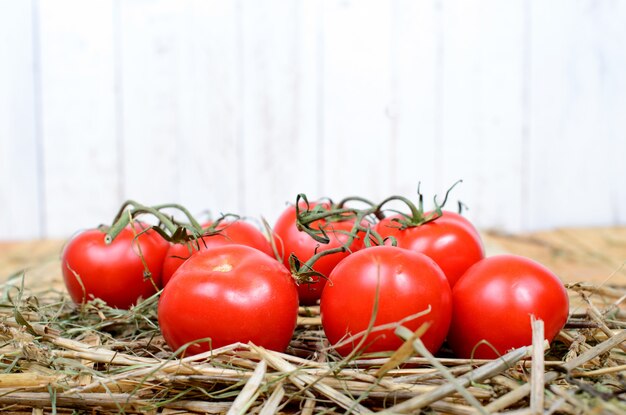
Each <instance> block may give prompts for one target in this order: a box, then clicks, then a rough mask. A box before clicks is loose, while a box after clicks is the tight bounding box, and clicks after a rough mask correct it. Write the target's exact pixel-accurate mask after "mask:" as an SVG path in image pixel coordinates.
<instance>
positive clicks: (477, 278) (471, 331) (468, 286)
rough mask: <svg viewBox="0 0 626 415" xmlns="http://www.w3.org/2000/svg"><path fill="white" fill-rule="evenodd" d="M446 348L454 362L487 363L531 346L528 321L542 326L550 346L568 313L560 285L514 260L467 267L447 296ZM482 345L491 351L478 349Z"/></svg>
mask: <svg viewBox="0 0 626 415" xmlns="http://www.w3.org/2000/svg"><path fill="white" fill-rule="evenodd" d="M452 302H453V313H452V324H451V326H450V333H449V334H448V343H449V344H450V347H451V348H452V350H453V351H454V352H455V354H456V355H457V356H458V357H460V358H470V357H474V358H478V359H492V358H496V357H497V356H498V355H503V354H505V353H506V352H507V351H508V350H510V349H513V348H518V347H522V346H526V345H530V344H532V328H531V319H530V316H531V315H534V316H535V318H537V319H541V320H543V321H544V330H545V333H544V334H545V338H546V340H548V341H552V339H554V337H555V336H556V335H557V334H558V332H559V331H560V330H561V329H562V328H563V326H564V325H565V323H566V321H567V317H568V313H569V298H568V296H567V291H566V289H565V287H564V285H563V283H562V282H561V280H560V279H559V278H558V277H557V276H556V275H555V274H554V273H552V272H551V271H550V270H549V269H547V268H546V267H544V266H543V265H541V264H539V263H537V262H535V261H533V260H531V259H528V258H524V257H521V256H517V255H496V256H493V257H489V258H486V259H484V260H482V261H480V262H478V263H477V264H475V265H474V266H472V267H471V268H470V269H469V270H468V271H467V272H466V273H465V275H463V277H461V279H460V280H459V281H458V282H457V284H456V285H455V286H454V289H453V290H452ZM481 340H486V341H487V342H489V343H490V344H491V345H492V346H494V347H495V348H496V350H497V353H496V352H494V351H493V350H492V349H491V347H489V346H486V345H484V344H483V345H480V346H478V347H476V349H475V351H474V352H473V354H472V350H473V349H474V346H476V345H477V344H478V342H479V341H481Z"/></svg>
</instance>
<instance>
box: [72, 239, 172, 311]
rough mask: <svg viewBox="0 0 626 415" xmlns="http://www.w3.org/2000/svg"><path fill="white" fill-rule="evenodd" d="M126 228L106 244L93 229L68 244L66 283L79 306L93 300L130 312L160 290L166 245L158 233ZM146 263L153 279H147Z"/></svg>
mask: <svg viewBox="0 0 626 415" xmlns="http://www.w3.org/2000/svg"><path fill="white" fill-rule="evenodd" d="M138 229H139V228H136V229H131V228H130V227H127V228H125V229H123V230H122V231H121V232H120V234H119V235H118V236H117V237H116V238H115V239H114V240H113V242H111V243H110V244H108V245H107V244H106V243H105V240H104V237H105V233H104V232H102V231H100V230H98V229H91V230H87V231H84V232H82V233H79V234H78V235H76V236H75V237H73V238H72V239H70V241H69V242H68V243H67V245H66V246H65V248H64V249H63V253H62V255H61V261H62V272H63V279H64V281H65V285H66V287H67V290H68V292H69V294H70V296H71V298H72V300H73V301H74V302H76V303H79V304H80V303H83V302H86V301H89V300H92V299H94V298H100V299H102V300H104V301H105V302H106V303H107V304H108V305H110V306H111V307H117V308H130V306H131V305H133V304H136V303H137V301H138V300H139V299H140V298H143V299H146V298H148V297H150V296H152V295H153V294H155V293H156V291H157V289H156V287H160V286H161V269H162V264H163V258H164V256H165V250H166V249H167V244H164V243H163V240H162V239H161V238H160V236H159V235H158V234H156V232H154V231H152V230H149V231H147V232H144V233H140V230H138ZM142 256H143V260H144V261H145V264H146V266H147V267H148V270H149V271H150V278H146V276H145V275H144V271H145V266H144V263H143V261H142Z"/></svg>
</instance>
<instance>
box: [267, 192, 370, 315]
mask: <svg viewBox="0 0 626 415" xmlns="http://www.w3.org/2000/svg"><path fill="white" fill-rule="evenodd" d="M315 205H316V204H315V203H311V204H310V208H313V207H314V206H315ZM300 209H306V204H301V205H300ZM353 226H354V220H353V219H346V220H341V221H326V220H324V219H321V220H318V221H316V222H313V223H312V224H311V227H312V228H313V229H320V227H323V228H324V229H325V230H326V232H327V235H328V237H329V238H330V242H329V243H328V244H321V243H319V242H317V241H316V240H315V239H313V238H311V236H309V235H308V234H307V233H306V232H304V231H299V230H298V228H297V227H296V208H295V206H289V207H287V208H286V209H285V210H284V211H283V212H282V214H281V215H280V216H279V218H278V219H277V221H276V224H275V225H274V229H273V231H274V234H275V235H276V237H275V242H276V246H277V249H278V253H279V254H280V255H282V256H283V263H284V264H285V266H286V267H289V255H290V254H294V255H295V256H296V257H297V258H298V259H299V260H300V261H301V262H302V263H305V262H307V261H308V260H309V259H310V258H311V257H312V256H313V255H315V253H316V252H322V251H327V250H330V249H335V248H338V247H340V246H343V245H345V244H346V243H347V241H348V239H349V235H348V233H349V232H350V231H351V230H352V227H353ZM363 246H364V244H363V239H362V237H357V238H355V239H354V240H353V242H352V243H351V244H350V249H349V250H347V251H345V252H337V253H334V254H330V255H324V256H323V257H321V258H320V259H318V260H317V261H316V262H315V264H314V265H313V269H314V270H315V271H317V272H319V273H321V274H322V275H324V276H325V277H328V276H329V275H330V273H331V271H332V270H333V268H335V266H336V265H337V264H338V263H339V262H340V261H341V260H342V259H344V258H346V257H347V256H348V255H350V254H351V253H352V252H355V251H358V250H360V249H362V248H363ZM325 285H326V278H322V277H320V278H319V279H318V280H317V281H315V282H313V283H301V284H299V285H298V294H299V296H300V304H302V305H313V304H316V303H317V301H318V300H319V299H320V297H321V295H322V291H323V290H324V286H325Z"/></svg>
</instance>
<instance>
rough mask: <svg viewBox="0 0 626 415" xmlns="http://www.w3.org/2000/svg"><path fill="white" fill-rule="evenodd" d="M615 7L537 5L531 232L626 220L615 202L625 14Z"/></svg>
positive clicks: (619, 161)
mask: <svg viewBox="0 0 626 415" xmlns="http://www.w3.org/2000/svg"><path fill="white" fill-rule="evenodd" d="M618 3H619V2H593V3H587V2H575V3H572V2H569V1H558V2H541V1H533V2H532V5H531V9H532V16H531V21H532V27H531V29H532V30H531V33H532V39H531V50H532V55H531V68H532V72H531V84H530V88H531V120H530V121H531V142H530V192H529V197H530V200H529V203H530V204H529V212H528V214H529V218H528V224H527V227H528V228H531V229H538V228H545V227H552V226H570V225H577V224H581V223H584V224H586V225H602V224H610V223H614V222H615V221H616V219H617V218H619V217H620V216H621V217H622V218H623V212H624V209H626V206H624V205H621V206H620V207H619V208H616V206H615V203H618V201H619V200H620V199H621V200H623V194H624V193H623V190H618V188H620V189H623V177H624V176H623V172H624V170H623V168H620V167H619V165H620V164H623V161H622V160H623V157H624V156H625V155H626V152H625V151H624V144H623V142H624V138H625V137H624V135H625V130H624V127H625V123H624V120H623V118H624V105H625V104H624V97H625V96H626V95H625V93H626V90H625V88H624V87H625V84H624V66H623V65H624V62H625V60H624V59H625V56H624V50H623V46H624V40H626V36H625V32H624V22H625V21H626V14H625V11H626V9H625V8H624V7H623V6H619V5H618ZM557 15H558V16H559V18H558V24H555V21H554V16H557ZM618 39H619V40H618ZM618 143H620V144H618ZM614 163H615V164H614ZM616 173H617V175H616ZM620 173H621V174H620ZM619 182H622V184H618V183H619ZM620 212H621V213H620ZM583 218H584V219H583Z"/></svg>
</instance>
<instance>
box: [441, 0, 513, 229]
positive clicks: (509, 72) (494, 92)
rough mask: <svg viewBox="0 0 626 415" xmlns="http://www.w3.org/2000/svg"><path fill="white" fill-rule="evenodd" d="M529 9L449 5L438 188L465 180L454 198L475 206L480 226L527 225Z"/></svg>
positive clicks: (482, 3)
mask: <svg viewBox="0 0 626 415" xmlns="http://www.w3.org/2000/svg"><path fill="white" fill-rule="evenodd" d="M523 6H524V5H523V0H515V1H509V2H506V4H504V3H503V2H499V1H497V0H473V1H453V2H445V3H443V13H444V22H443V27H444V43H443V48H444V50H443V98H442V99H443V118H442V122H443V125H442V131H443V133H442V139H443V142H442V148H443V149H442V152H443V157H442V166H441V169H442V170H441V177H440V180H441V181H440V184H439V186H441V189H440V191H439V193H440V194H443V192H444V191H445V189H446V188H447V187H448V186H450V185H451V184H452V183H454V182H455V181H456V180H458V179H463V180H464V183H463V184H462V185H460V186H458V187H457V188H456V189H455V190H454V193H453V194H452V202H454V201H455V200H457V199H460V200H461V201H463V202H465V203H466V204H467V205H469V207H470V210H469V211H468V212H467V216H468V217H470V218H471V219H472V220H473V221H474V223H475V224H476V225H477V226H479V227H490V228H500V229H510V230H520V229H521V227H522V211H523V210H524V201H523V200H522V197H521V196H522V180H523V178H522V173H523V164H522V163H523V157H522V145H523V111H524V106H523V86H524V71H523V68H524V60H523V59H524V53H523V51H524V42H525V39H524V33H525V29H524V18H525V17H524V7H523ZM450 207H454V205H451V206H450Z"/></svg>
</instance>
